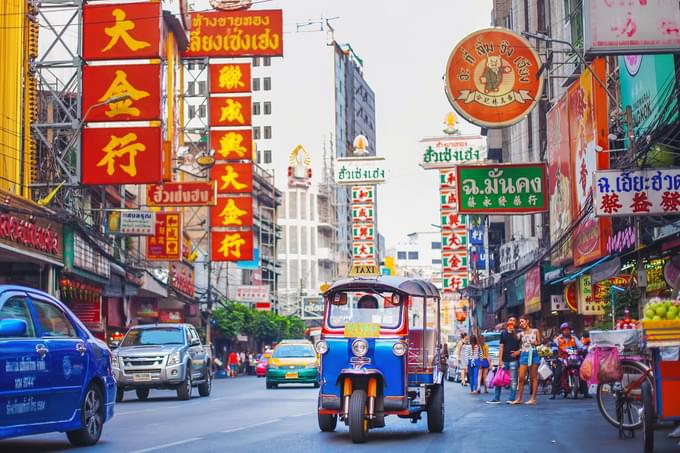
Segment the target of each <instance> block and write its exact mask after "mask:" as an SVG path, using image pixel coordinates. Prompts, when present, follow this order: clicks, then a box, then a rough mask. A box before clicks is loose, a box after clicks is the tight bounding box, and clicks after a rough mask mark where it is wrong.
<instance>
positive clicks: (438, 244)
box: [432, 242, 442, 250]
mask: <svg viewBox="0 0 680 453" xmlns="http://www.w3.org/2000/svg"><path fill="white" fill-rule="evenodd" d="M441 248H442V243H441V242H433V243H432V250H439V249H441Z"/></svg>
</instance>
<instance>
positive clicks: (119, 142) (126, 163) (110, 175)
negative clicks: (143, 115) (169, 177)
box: [82, 127, 163, 185]
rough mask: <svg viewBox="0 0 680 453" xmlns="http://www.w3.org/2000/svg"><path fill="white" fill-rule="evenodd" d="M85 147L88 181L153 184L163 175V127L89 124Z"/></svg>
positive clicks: (83, 147) (85, 178) (85, 181)
mask: <svg viewBox="0 0 680 453" xmlns="http://www.w3.org/2000/svg"><path fill="white" fill-rule="evenodd" d="M82 149H83V151H82V153H83V155H82V162H83V184H85V185H88V184H97V185H108V184H115V185H118V184H151V183H157V182H160V181H161V180H162V179H163V178H162V175H161V128H160V127H107V128H93V127H87V128H85V129H83V146H82ZM142 162H143V164H142Z"/></svg>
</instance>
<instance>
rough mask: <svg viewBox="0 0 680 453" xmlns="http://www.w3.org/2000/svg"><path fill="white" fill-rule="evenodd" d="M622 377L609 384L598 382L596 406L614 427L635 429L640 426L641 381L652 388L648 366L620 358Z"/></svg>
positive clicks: (652, 383)
mask: <svg viewBox="0 0 680 453" xmlns="http://www.w3.org/2000/svg"><path fill="white" fill-rule="evenodd" d="M621 368H622V369H623V379H622V380H621V381H619V382H614V383H609V384H598V386H597V407H598V408H599V409H600V412H601V413H602V416H603V417H604V419H605V420H607V422H608V423H609V424H610V425H612V426H614V427H615V428H622V429H624V430H636V429H640V428H642V419H641V418H640V409H641V408H642V391H641V387H642V383H643V382H649V385H650V386H651V388H652V389H653V388H654V382H653V380H652V376H651V373H650V372H649V368H648V367H647V366H645V365H643V364H641V363H639V362H634V361H630V360H622V361H621Z"/></svg>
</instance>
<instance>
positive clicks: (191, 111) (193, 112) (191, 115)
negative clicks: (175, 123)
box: [189, 105, 196, 120]
mask: <svg viewBox="0 0 680 453" xmlns="http://www.w3.org/2000/svg"><path fill="white" fill-rule="evenodd" d="M194 118H196V106H195V105H190V106H189V119H190V120H193V119H194Z"/></svg>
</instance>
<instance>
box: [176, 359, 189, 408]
mask: <svg viewBox="0 0 680 453" xmlns="http://www.w3.org/2000/svg"><path fill="white" fill-rule="evenodd" d="M187 368H188V367H187ZM177 399H179V400H182V401H186V400H190V399H191V371H190V370H189V369H187V377H186V379H184V382H182V383H181V384H180V385H179V387H177Z"/></svg>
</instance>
